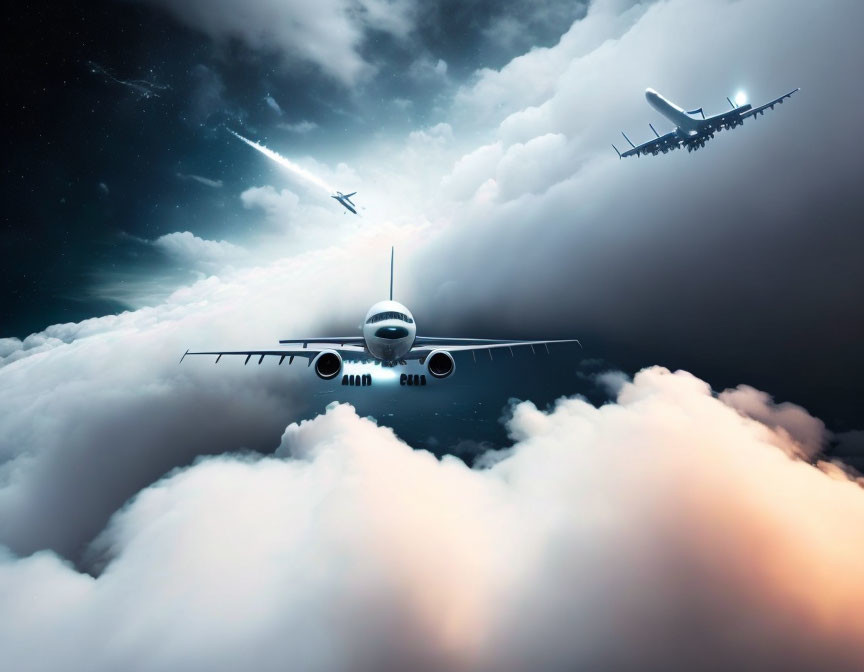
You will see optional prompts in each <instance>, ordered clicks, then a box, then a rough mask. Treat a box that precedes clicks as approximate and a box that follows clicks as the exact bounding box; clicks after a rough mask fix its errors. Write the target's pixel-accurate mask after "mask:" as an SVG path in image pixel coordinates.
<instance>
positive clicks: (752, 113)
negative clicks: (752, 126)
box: [741, 88, 801, 119]
mask: <svg viewBox="0 0 864 672" xmlns="http://www.w3.org/2000/svg"><path fill="white" fill-rule="evenodd" d="M800 90H801V89H800V88H798V89H794V90H792V91H790V92H789V93H784V94H783V95H782V96H780V97H779V98H775V99H774V100H772V101H771V102H770V103H765V104H764V105H760V106H759V107H754V108H752V109H751V110H748V111H747V112H745V113H744V114H742V115H741V118H742V119H746V118H747V117H755V116H756V115H758V114H765V110H766V109H767V108H771V109H772V110H773V109H774V106H775V105H782V104H783V101H784V100H786V99H787V98H791V97H792V94H794V93H797V92H798V91H800Z"/></svg>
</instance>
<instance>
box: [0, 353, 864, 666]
mask: <svg viewBox="0 0 864 672" xmlns="http://www.w3.org/2000/svg"><path fill="white" fill-rule="evenodd" d="M508 424H509V431H510V433H511V435H512V437H513V439H514V445H513V447H512V448H511V449H509V450H507V451H505V452H502V453H499V454H496V455H495V456H494V459H490V460H489V461H488V462H487V466H486V467H485V468H483V469H473V470H472V469H470V468H469V467H467V466H466V465H465V464H463V463H462V462H461V461H459V460H457V459H456V458H452V457H445V458H443V459H440V460H439V459H436V458H435V457H433V456H432V455H430V454H428V453H426V452H425V451H417V450H412V449H411V448H410V447H409V446H408V445H406V444H404V443H402V442H401V441H399V440H398V439H397V438H396V437H395V436H394V435H393V433H392V432H391V431H390V430H388V429H386V428H381V427H378V426H377V425H376V424H375V423H374V422H373V421H371V420H369V419H362V418H360V417H358V416H357V415H356V414H355V412H354V411H353V409H352V408H351V407H350V406H346V405H334V406H331V407H330V408H329V410H328V411H327V413H326V414H325V415H323V416H319V417H318V418H316V419H315V420H313V421H306V422H303V423H300V424H292V425H290V426H289V427H288V428H287V430H286V431H285V433H284V435H283V437H282V442H281V445H280V447H279V449H278V451H277V456H276V457H274V458H255V457H248V456H247V457H218V458H209V459H205V460H203V461H200V462H199V463H198V464H196V465H195V466H193V467H191V468H188V469H186V470H183V471H180V472H178V473H175V474H173V475H170V476H168V477H166V478H165V479H163V480H161V481H159V482H158V483H156V484H154V485H153V486H151V487H149V488H147V489H145V490H144V491H143V492H141V493H140V494H139V495H138V496H137V497H136V498H135V499H134V500H133V501H132V502H131V504H130V505H129V506H127V507H126V508H125V509H124V510H123V511H122V512H120V513H118V514H117V515H116V516H115V517H114V518H113V519H112V521H111V523H110V524H109V525H108V526H107V528H106V529H105V531H104V532H103V533H102V534H101V535H100V536H99V538H98V540H97V541H96V542H95V544H94V545H93V546H92V547H91V553H93V554H96V555H101V556H102V557H103V559H104V561H105V562H106V563H107V564H105V566H104V569H103V570H102V571H101V573H100V574H99V575H98V576H96V577H95V578H93V577H91V576H88V575H83V574H80V573H78V572H76V571H75V570H74V569H73V568H71V567H70V566H68V565H66V564H65V563H63V562H62V561H61V560H60V559H59V558H57V557H56V556H54V555H53V554H51V553H47V552H43V553H38V554H35V555H33V556H30V557H26V558H16V557H14V556H11V555H8V554H7V555H5V556H4V557H2V559H0V596H2V599H0V615H2V616H3V621H4V623H5V624H6V626H5V627H4V628H3V631H2V634H0V661H2V662H3V663H4V667H9V668H11V669H21V668H27V669H33V670H40V669H46V670H47V669H57V668H58V667H59V668H62V667H83V666H86V667H87V668H88V669H93V670H101V669H116V668H117V667H118V666H119V667H124V668H128V667H132V668H141V669H176V668H177V667H188V666H189V665H194V666H200V667H202V668H206V669H211V670H221V669H236V668H237V667H238V666H244V665H246V666H248V665H249V664H252V665H253V666H254V667H255V668H256V669H261V670H269V669H283V668H284V664H285V660H289V659H290V660H291V661H293V663H292V664H293V665H294V666H295V667H297V669H304V670H317V669H322V670H323V669H328V670H333V669H346V670H366V669H370V670H371V669H397V668H401V669H406V668H410V669H453V670H468V669H476V670H483V669H488V670H492V669H495V670H501V669H514V670H515V669H526V668H543V669H562V670H563V669H573V668H582V667H590V668H593V669H612V668H614V669H634V670H635V669H640V670H645V669H649V670H653V669H657V670H660V669H689V668H693V667H699V668H701V669H705V668H706V666H707V668H709V669H732V668H734V669H780V668H786V669H817V668H818V669H823V670H853V669H859V668H860V667H861V665H862V664H864V646H862V641H864V621H862V620H861V610H860V608H861V604H862V603H864V572H862V570H861V568H860V562H859V559H860V555H861V553H862V552H864V490H862V488H861V487H860V486H859V485H858V484H856V483H854V482H852V481H850V480H849V479H847V478H846V477H845V476H843V475H842V474H838V473H836V472H831V473H826V472H825V471H823V470H820V469H819V468H817V467H814V466H812V465H810V464H807V463H804V462H802V461H799V460H796V459H790V458H789V457H788V455H787V454H784V452H783V450H781V448H780V447H778V446H781V447H782V444H783V443H784V442H789V441H790V437H789V436H788V434H786V433H783V432H780V433H778V432H776V431H775V430H773V429H771V428H770V427H767V426H765V425H763V424H761V423H759V422H757V421H755V420H749V419H748V420H744V421H742V418H741V416H740V415H738V413H736V411H734V410H733V409H731V408H730V407H729V406H727V405H726V404H724V403H723V402H721V401H720V400H718V399H717V398H716V397H715V396H713V395H712V394H711V391H710V388H709V386H708V385H707V384H705V383H704V382H702V381H700V380H698V379H697V378H694V377H693V376H691V375H690V374H687V373H684V372H678V373H674V374H673V373H670V372H669V371H668V370H665V369H661V368H653V369H648V370H645V371H643V372H641V373H639V374H638V375H637V376H636V377H635V378H634V379H633V381H632V382H630V383H626V384H625V385H624V386H623V387H622V389H621V392H620V393H619V396H618V399H617V401H616V402H615V403H612V404H607V405H605V406H602V407H600V408H596V407H594V406H591V405H590V404H588V403H586V402H585V401H583V400H581V399H579V398H572V399H563V400H561V401H559V402H558V404H556V406H555V408H554V409H552V410H550V411H548V412H544V411H541V410H538V409H537V408H536V407H534V406H533V405H532V404H530V403H522V404H518V405H516V406H515V407H514V408H513V409H512V417H511V419H510V420H509V423H508ZM394 474H398V478H394V477H393V475H394ZM24 604H27V605H28V607H27V609H26V610H23V609H22V608H23V605H24ZM46 641H48V642H50V646H46V645H44V644H43V643H44V642H46Z"/></svg>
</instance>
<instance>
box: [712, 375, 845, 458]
mask: <svg viewBox="0 0 864 672" xmlns="http://www.w3.org/2000/svg"><path fill="white" fill-rule="evenodd" d="M720 400H721V401H722V402H723V403H725V404H727V405H728V406H731V407H732V408H734V409H735V410H736V411H738V412H739V413H742V414H743V415H746V416H747V417H750V418H753V419H754V420H758V421H759V422H761V423H762V424H763V425H767V426H768V427H772V428H773V429H775V430H776V431H778V432H785V433H787V434H788V435H789V436H790V437H791V438H792V440H793V441H795V444H796V453H800V454H801V455H802V456H803V457H814V456H815V455H818V454H819V453H820V452H821V451H822V449H823V448H824V447H825V444H826V442H827V440H828V438H829V433H828V431H827V430H826V429H825V423H824V422H822V421H821V420H819V419H818V418H814V417H813V416H812V415H810V414H809V413H808V412H807V411H806V410H804V409H803V408H801V407H800V406H798V405H796V404H792V403H789V402H788V401H787V402H782V403H779V404H778V403H775V401H774V400H773V399H772V398H771V395H770V394H767V393H765V392H762V391H760V390H756V389H754V388H752V387H750V386H749V385H739V386H738V387H736V388H735V389H734V390H726V391H724V392H722V393H721V394H720Z"/></svg>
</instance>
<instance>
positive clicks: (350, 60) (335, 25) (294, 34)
mask: <svg viewBox="0 0 864 672" xmlns="http://www.w3.org/2000/svg"><path fill="white" fill-rule="evenodd" d="M141 1H143V2H148V3H149V4H154V5H158V6H161V7H163V8H164V9H165V10H166V11H168V12H170V13H171V14H173V15H174V16H175V17H176V18H177V19H178V20H180V21H182V22H183V23H185V24H186V25H188V26H191V27H192V28H195V29H197V30H199V31H201V32H203V33H205V34H207V35H209V36H210V37H211V38H213V39H214V40H217V41H223V42H224V41H226V40H239V41H241V42H243V43H244V44H246V45H247V46H248V47H250V48H252V49H256V50H263V51H270V52H274V51H275V52H277V53H279V54H281V55H282V56H284V57H285V58H286V59H289V60H301V61H306V62H309V63H312V64H314V65H316V66H318V67H319V68H321V70H322V71H324V72H325V73H326V74H328V75H329V76H331V77H332V78H334V79H335V80H337V81H340V82H342V83H344V84H346V85H351V84H354V83H356V82H357V81H358V80H360V79H362V78H363V77H365V76H367V75H369V74H371V73H372V72H374V66H373V65H371V64H370V63H368V62H367V61H366V60H365V59H364V58H363V56H362V54H361V47H362V45H363V40H364V38H365V34H366V32H367V31H368V30H370V29H374V30H376V31H383V32H386V33H389V34H391V35H393V36H396V37H397V38H403V37H405V36H407V35H408V34H409V33H410V31H411V30H412V28H413V25H414V18H415V13H416V5H415V2H414V0H323V1H321V2H316V3H314V4H310V3H304V2H283V1H282V0H251V1H249V2H241V3H238V2H234V1H233V0H219V1H218V2H212V1H211V0H189V1H187V2H181V3H177V2H169V1H168V0H141ZM274 102H275V101H274Z"/></svg>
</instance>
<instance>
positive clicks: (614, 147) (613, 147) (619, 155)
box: [612, 145, 622, 159]
mask: <svg viewBox="0 0 864 672" xmlns="http://www.w3.org/2000/svg"><path fill="white" fill-rule="evenodd" d="M612 149H614V150H615V153H616V154H617V155H618V158H619V159H620V158H622V157H621V152H619V151H618V148H617V147H616V146H615V145H612Z"/></svg>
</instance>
